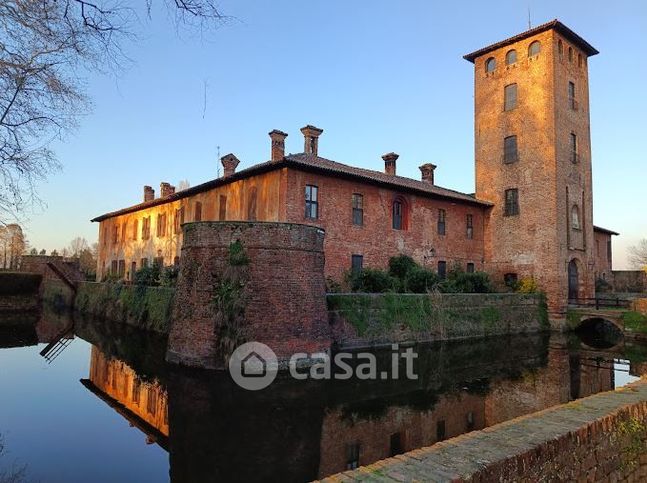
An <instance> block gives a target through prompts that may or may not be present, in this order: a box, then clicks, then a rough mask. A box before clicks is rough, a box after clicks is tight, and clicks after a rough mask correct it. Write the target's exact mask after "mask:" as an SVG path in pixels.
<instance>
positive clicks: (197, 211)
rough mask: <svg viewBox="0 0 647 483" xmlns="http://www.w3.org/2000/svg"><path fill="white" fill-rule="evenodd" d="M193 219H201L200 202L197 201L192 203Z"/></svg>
mask: <svg viewBox="0 0 647 483" xmlns="http://www.w3.org/2000/svg"><path fill="white" fill-rule="evenodd" d="M193 221H202V203H200V202H199V201H196V202H195V205H193Z"/></svg>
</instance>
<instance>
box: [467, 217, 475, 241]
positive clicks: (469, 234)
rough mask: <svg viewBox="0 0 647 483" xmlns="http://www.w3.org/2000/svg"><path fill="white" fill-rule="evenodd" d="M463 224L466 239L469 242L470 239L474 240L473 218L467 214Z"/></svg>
mask: <svg viewBox="0 0 647 483" xmlns="http://www.w3.org/2000/svg"><path fill="white" fill-rule="evenodd" d="M465 224H466V229H467V232H466V235H467V239H468V240H471V239H472V238H474V216H473V215H471V214H467V215H466V216H465Z"/></svg>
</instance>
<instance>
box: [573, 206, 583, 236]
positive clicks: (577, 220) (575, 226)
mask: <svg viewBox="0 0 647 483" xmlns="http://www.w3.org/2000/svg"><path fill="white" fill-rule="evenodd" d="M571 227H572V228H573V230H581V229H582V226H581V225H580V209H579V208H578V206H577V205H573V208H572V209H571Z"/></svg>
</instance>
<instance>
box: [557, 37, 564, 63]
mask: <svg viewBox="0 0 647 483" xmlns="http://www.w3.org/2000/svg"><path fill="white" fill-rule="evenodd" d="M557 53H558V54H559V60H562V59H563V58H564V42H562V41H561V40H559V41H558V42H557Z"/></svg>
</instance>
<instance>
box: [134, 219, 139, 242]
mask: <svg viewBox="0 0 647 483" xmlns="http://www.w3.org/2000/svg"><path fill="white" fill-rule="evenodd" d="M138 234H139V220H133V233H132V235H133V236H132V240H133V241H137V235H138Z"/></svg>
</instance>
